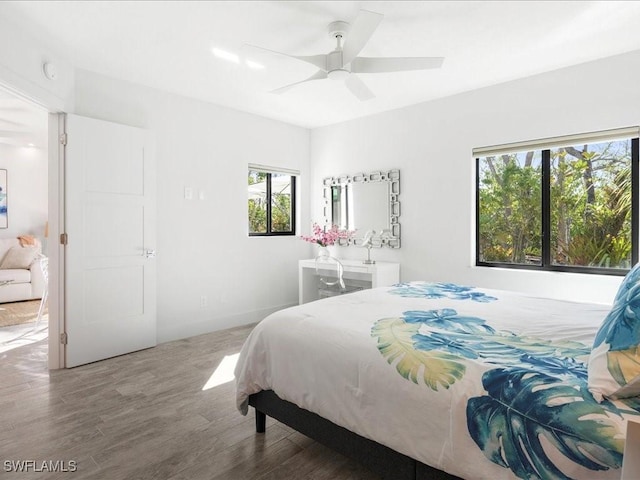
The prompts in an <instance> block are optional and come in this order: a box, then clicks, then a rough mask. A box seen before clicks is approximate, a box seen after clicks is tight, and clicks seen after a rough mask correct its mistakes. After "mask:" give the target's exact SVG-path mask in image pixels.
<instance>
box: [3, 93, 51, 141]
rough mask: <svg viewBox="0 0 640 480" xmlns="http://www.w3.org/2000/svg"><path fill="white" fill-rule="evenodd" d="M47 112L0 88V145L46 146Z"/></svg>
mask: <svg viewBox="0 0 640 480" xmlns="http://www.w3.org/2000/svg"><path fill="white" fill-rule="evenodd" d="M47 122H48V116H47V112H46V111H45V110H43V109H42V108H40V107H37V106H35V105H32V104H31V103H27V102H25V101H23V100H19V99H17V98H15V97H13V96H12V95H10V94H7V93H5V92H4V91H2V90H0V145H8V146H11V147H17V148H22V147H24V148H44V147H46V146H47Z"/></svg>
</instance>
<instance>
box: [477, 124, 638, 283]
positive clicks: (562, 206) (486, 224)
mask: <svg viewBox="0 0 640 480" xmlns="http://www.w3.org/2000/svg"><path fill="white" fill-rule="evenodd" d="M605 133H606V132H603V133H602V134H592V135H591V136H585V137H583V138H578V139H573V138H565V139H554V140H550V141H549V145H548V146H545V145H544V143H543V142H536V144H534V145H531V146H529V148H523V147H526V145H522V144H520V145H514V146H512V148H513V150H512V151H509V146H504V147H493V150H494V151H493V152H492V151H491V150H492V149H491V148H487V149H479V150H480V151H481V152H477V151H476V154H477V156H476V162H477V167H476V168H477V170H476V172H477V173H476V179H477V181H476V183H477V184H476V194H477V198H476V200H477V214H476V223H477V226H476V228H477V230H476V232H477V239H476V265H486V266H501V267H516V268H531V269H544V270H560V271H578V272H587V273H606V274H620V275H621V274H624V273H625V272H626V271H627V270H628V269H629V268H631V266H632V265H633V264H634V263H635V262H637V261H638V246H639V245H638V231H637V227H638V210H639V206H638V200H637V199H638V188H637V183H638V182H637V179H638V139H637V137H635V136H634V137H631V136H628V135H627V136H621V135H617V136H616V134H615V133H612V132H610V133H608V134H606V135H605ZM636 133H637V129H636ZM578 140H579V141H578ZM482 150H486V153H485V152H482ZM478 153H484V154H483V155H478Z"/></svg>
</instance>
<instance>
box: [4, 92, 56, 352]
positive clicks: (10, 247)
mask: <svg viewBox="0 0 640 480" xmlns="http://www.w3.org/2000/svg"><path fill="white" fill-rule="evenodd" d="M48 121H49V118H48V112H47V110H46V109H44V108H43V107H40V106H38V105H36V104H34V103H31V102H29V101H27V100H24V99H21V98H19V97H17V96H16V95H14V94H12V93H10V92H7V91H5V90H4V89H0V353H1V352H5V351H7V350H11V349H15V348H19V347H20V346H24V345H27V344H31V343H35V342H45V343H46V341H47V340H46V339H47V333H48V309H47V302H46V292H47V291H48V290H47V277H48V275H47V273H48V269H47V253H48V252H47V251H48V247H49V245H48V244H49V235H48V230H49V229H48V178H49V172H48V163H49V162H48ZM43 297H45V300H44V301H43V300H42V298H43Z"/></svg>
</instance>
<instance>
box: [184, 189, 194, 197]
mask: <svg viewBox="0 0 640 480" xmlns="http://www.w3.org/2000/svg"><path fill="white" fill-rule="evenodd" d="M184 198H185V200H193V188H191V187H184Z"/></svg>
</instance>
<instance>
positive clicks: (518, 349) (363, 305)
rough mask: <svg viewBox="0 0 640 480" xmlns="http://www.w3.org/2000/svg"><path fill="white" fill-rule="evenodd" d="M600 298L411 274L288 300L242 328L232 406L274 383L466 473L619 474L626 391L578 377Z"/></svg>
mask: <svg viewBox="0 0 640 480" xmlns="http://www.w3.org/2000/svg"><path fill="white" fill-rule="evenodd" d="M609 308H610V307H609V306H607V305H595V304H583V303H574V302H565V301H558V300H550V299H543V298H536V297H532V296H525V295H521V294H515V293H512V292H506V291H496V290H486V289H474V288H470V287H461V286H458V285H453V284H427V283H422V282H414V283H410V284H400V285H397V286H395V287H385V288H378V289H373V290H364V291H361V292H357V293H353V294H349V295H343V296H339V297H333V298H329V299H325V300H320V301H317V302H312V303H308V304H305V305H301V306H297V307H292V308H288V309H286V310H282V311H280V312H276V313H274V314H272V315H270V316H269V317H267V318H265V319H264V320H263V321H262V322H260V323H259V324H258V325H257V326H256V328H255V329H254V330H253V332H252V333H251V334H250V336H249V338H248V339H247V341H246V343H245V345H244V347H243V349H242V352H241V355H240V358H239V361H238V364H237V367H236V382H237V405H238V408H239V409H240V411H241V412H242V413H243V414H246V413H247V409H248V407H247V401H248V396H249V395H250V394H252V393H257V392H259V391H261V390H273V391H274V392H276V394H277V395H278V396H279V397H280V398H282V399H284V400H288V401H290V402H293V403H294V404H296V405H298V406H299V407H302V408H304V409H307V410H309V411H312V412H315V413H317V414H319V415H321V416H322V417H324V418H326V419H328V420H330V421H332V422H334V423H336V424H338V425H341V426H343V427H345V428H347V429H349V430H351V431H353V432H356V433H358V434H360V435H362V436H364V437H367V438H370V439H372V440H375V441H377V442H379V443H381V444H384V445H387V446H388V447H390V448H392V449H394V450H396V451H398V452H401V453H403V454H405V455H408V456H410V457H412V458H414V459H417V460H419V461H421V462H423V463H426V464H428V465H431V466H434V467H436V468H439V469H441V470H444V471H447V472H450V473H452V474H455V475H458V476H460V477H463V478H468V479H475V478H477V479H487V478H491V479H500V478H518V477H519V478H585V479H586V478H588V479H593V478H619V477H620V469H619V468H620V466H621V464H622V451H623V448H624V432H625V422H626V418H628V417H629V416H630V415H633V416H636V418H638V417H637V415H638V401H637V399H636V400H635V403H634V400H629V401H627V402H626V403H622V402H615V403H612V402H604V403H602V404H598V403H597V402H596V401H595V400H594V399H593V397H592V396H591V394H590V393H589V392H588V390H587V384H586V379H587V370H586V368H587V367H586V362H587V360H588V354H589V350H590V347H591V344H592V342H593V338H594V336H595V333H596V331H597V329H598V327H599V326H600V323H601V322H602V320H603V319H604V317H605V316H606V314H607V312H608V311H609Z"/></svg>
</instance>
